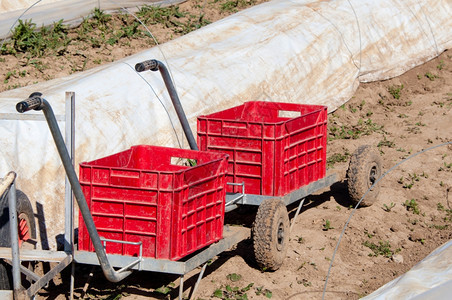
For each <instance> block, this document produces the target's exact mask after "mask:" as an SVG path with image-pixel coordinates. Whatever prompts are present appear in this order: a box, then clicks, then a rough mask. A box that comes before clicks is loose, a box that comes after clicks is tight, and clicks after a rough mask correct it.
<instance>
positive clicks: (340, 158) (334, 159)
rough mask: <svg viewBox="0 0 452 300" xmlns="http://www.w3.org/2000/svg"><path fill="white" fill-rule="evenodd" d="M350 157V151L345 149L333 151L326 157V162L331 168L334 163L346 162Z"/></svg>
mask: <svg viewBox="0 0 452 300" xmlns="http://www.w3.org/2000/svg"><path fill="white" fill-rule="evenodd" d="M349 157H350V153H349V152H348V150H345V153H344V154H342V153H334V154H333V155H331V156H330V157H328V158H327V160H326V163H327V166H328V168H332V167H333V166H334V164H336V163H340V162H346V161H347V160H348V158H349Z"/></svg>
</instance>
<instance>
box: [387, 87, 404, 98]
mask: <svg viewBox="0 0 452 300" xmlns="http://www.w3.org/2000/svg"><path fill="white" fill-rule="evenodd" d="M402 90H403V84H401V85H391V86H390V87H388V92H389V94H391V96H392V97H393V98H394V99H400V96H401V94H402Z"/></svg>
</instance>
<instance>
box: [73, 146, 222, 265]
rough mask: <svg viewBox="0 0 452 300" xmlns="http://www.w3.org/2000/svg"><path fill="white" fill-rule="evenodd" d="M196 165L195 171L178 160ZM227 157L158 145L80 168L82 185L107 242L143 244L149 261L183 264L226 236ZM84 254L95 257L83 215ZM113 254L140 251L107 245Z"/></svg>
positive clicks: (132, 150) (133, 253) (81, 223)
mask: <svg viewBox="0 0 452 300" xmlns="http://www.w3.org/2000/svg"><path fill="white" fill-rule="evenodd" d="M187 159H190V160H194V161H196V165H195V166H193V167H190V166H183V165H179V164H175V161H176V160H179V161H181V160H184V161H187ZM227 160H228V157H227V155H224V154H219V153H207V152H203V151H192V150H184V149H173V148H165V147H156V146H144V145H139V146H134V147H132V148H130V149H129V150H126V151H123V152H120V153H117V154H114V155H111V156H108V157H105V158H101V159H98V160H95V161H91V162H84V163H81V164H80V184H81V186H82V189H83V193H84V195H85V198H86V200H87V202H88V206H89V208H90V211H91V214H92V215H93V219H94V223H95V225H96V228H97V231H98V233H99V235H100V236H101V237H104V238H107V239H114V240H121V241H131V242H137V241H141V242H142V244H143V256H145V257H152V258H161V259H171V260H178V259H180V258H182V257H184V256H186V255H187V254H190V253H192V252H194V251H196V250H198V249H201V248H203V247H205V246H207V245H209V244H211V243H214V242H216V241H218V240H220V239H221V238H222V236H223V224H224V202H225V193H226V187H225V184H226V181H225V176H226V171H227ZM78 247H79V250H85V251H94V248H93V245H92V243H91V240H90V238H89V235H88V231H87V229H86V225H85V223H84V221H83V218H82V216H81V215H80V216H79V244H78ZM106 250H107V253H114V254H122V255H131V256H138V255H139V246H136V245H128V244H120V243H113V242H108V243H107V248H106Z"/></svg>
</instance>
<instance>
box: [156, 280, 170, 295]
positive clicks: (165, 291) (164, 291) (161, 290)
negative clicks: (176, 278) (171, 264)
mask: <svg viewBox="0 0 452 300" xmlns="http://www.w3.org/2000/svg"><path fill="white" fill-rule="evenodd" d="M174 286H175V284H174V282H171V283H169V284H168V285H162V286H161V287H159V288H157V289H155V290H154V292H156V293H159V294H163V295H168V294H169V293H170V292H171V291H172V290H174Z"/></svg>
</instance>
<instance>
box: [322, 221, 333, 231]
mask: <svg viewBox="0 0 452 300" xmlns="http://www.w3.org/2000/svg"><path fill="white" fill-rule="evenodd" d="M330 229H334V227H333V226H331V222H330V220H325V224H323V231H328V230H330Z"/></svg>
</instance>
